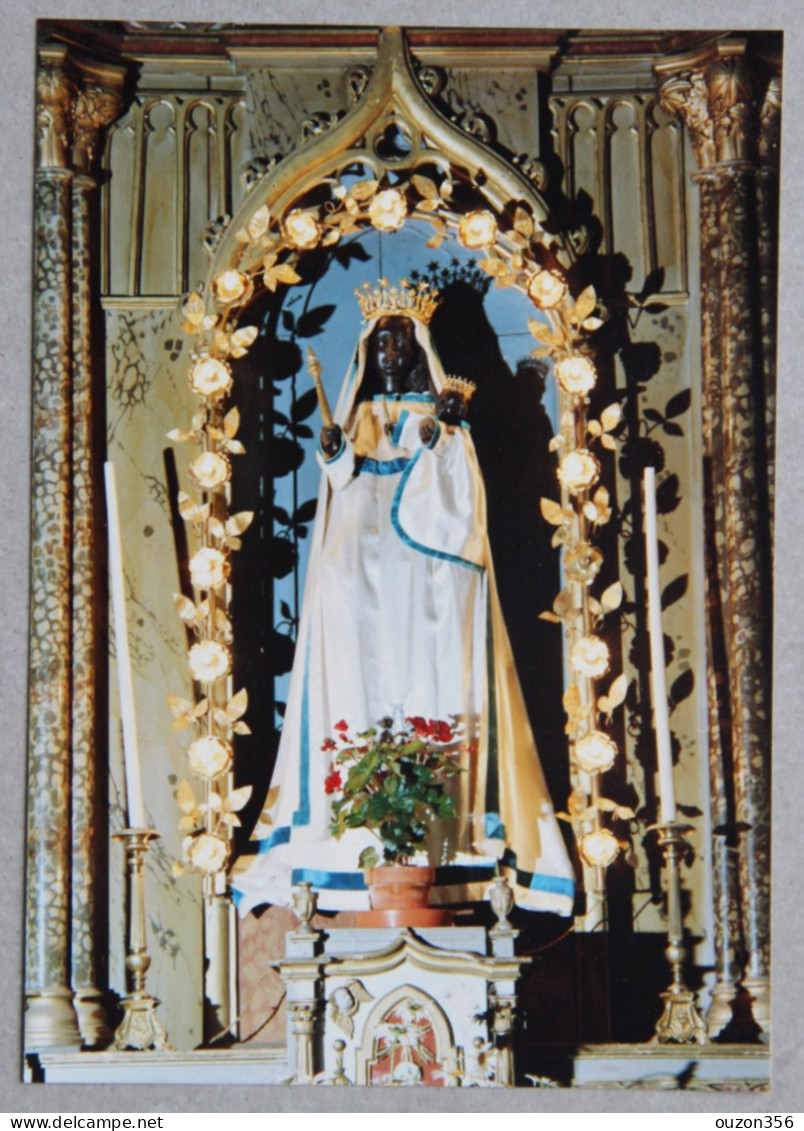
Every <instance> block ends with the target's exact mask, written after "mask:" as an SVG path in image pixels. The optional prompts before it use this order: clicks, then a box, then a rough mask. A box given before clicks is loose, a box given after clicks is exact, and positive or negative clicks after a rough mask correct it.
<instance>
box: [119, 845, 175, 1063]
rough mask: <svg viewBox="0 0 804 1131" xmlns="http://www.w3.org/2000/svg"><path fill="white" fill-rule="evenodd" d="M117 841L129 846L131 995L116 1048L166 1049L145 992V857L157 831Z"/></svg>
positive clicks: (128, 964)
mask: <svg viewBox="0 0 804 1131" xmlns="http://www.w3.org/2000/svg"><path fill="white" fill-rule="evenodd" d="M113 839H114V840H118V841H120V842H121V843H122V844H124V845H125V847H126V915H127V919H128V941H127V945H126V970H127V971H128V975H129V976H128V990H129V992H128V994H127V995H126V997H124V998H123V1000H122V1002H121V1005H122V1007H123V1020H122V1021H121V1022H120V1024H119V1025H118V1027H117V1029H116V1030H115V1035H114V1043H115V1048H117V1049H121V1050H122V1049H139V1050H144V1049H167V1048H169V1047H170V1046H169V1045H168V1043H167V1032H166V1030H165V1028H164V1026H163V1025H162V1023H161V1021H160V1020H159V1018H158V1017H157V1016H156V1007H157V1006H158V1005H159V1002H158V1001H157V999H156V998H155V997H151V996H150V994H148V993H146V992H145V974H146V972H147V970H148V967H149V966H150V965H151V958H150V955H149V954H148V948H147V946H146V937H145V857H146V854H147V852H148V847H149V844H150V842H151V841H152V840H158V839H159V833H158V832H157V831H156V830H155V829H123V831H122V832H119V833H115V835H114V838H113Z"/></svg>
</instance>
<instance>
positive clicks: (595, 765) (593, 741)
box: [575, 730, 617, 774]
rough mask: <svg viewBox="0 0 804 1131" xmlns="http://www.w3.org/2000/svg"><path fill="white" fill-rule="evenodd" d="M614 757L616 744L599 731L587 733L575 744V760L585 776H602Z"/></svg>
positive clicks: (610, 765)
mask: <svg viewBox="0 0 804 1131" xmlns="http://www.w3.org/2000/svg"><path fill="white" fill-rule="evenodd" d="M616 757H617V744H616V742H613V741H612V739H610V738H609V736H608V735H607V734H605V733H604V732H603V731H601V730H592V731H589V733H588V734H585V735H583V737H581V738H579V739H578V741H577V742H576V743H575V760H576V761H577V763H578V765H579V766H580V767H581V769H582V770H583V771H584V772H585V773H587V774H604V773H605V772H606V770H610V769H611V767H612V766H613V765H614V760H615V758H616Z"/></svg>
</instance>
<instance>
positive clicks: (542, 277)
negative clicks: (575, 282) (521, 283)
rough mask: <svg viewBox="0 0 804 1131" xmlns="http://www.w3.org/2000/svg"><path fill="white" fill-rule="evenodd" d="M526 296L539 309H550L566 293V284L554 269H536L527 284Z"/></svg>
mask: <svg viewBox="0 0 804 1131" xmlns="http://www.w3.org/2000/svg"><path fill="white" fill-rule="evenodd" d="M527 292H528V298H529V299H530V300H531V302H532V303H534V304H535V305H536V306H538V307H539V308H540V309H541V310H552V308H553V307H555V306H558V304H559V303H560V302H561V300H562V299H563V298H564V296H565V295H566V293H567V284H566V283H565V282H564V280H563V279H562V278H561V276H560V275H557V274H556V273H555V272H554V271H537V272H536V274H535V275H531V277H530V279H529V280H528V284H527Z"/></svg>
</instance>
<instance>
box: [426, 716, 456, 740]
mask: <svg viewBox="0 0 804 1131" xmlns="http://www.w3.org/2000/svg"><path fill="white" fill-rule="evenodd" d="M430 737H431V738H432V739H433V740H434V741H435V742H452V727H451V726H450V725H449V723H445V722H442V721H441V720H440V719H430Z"/></svg>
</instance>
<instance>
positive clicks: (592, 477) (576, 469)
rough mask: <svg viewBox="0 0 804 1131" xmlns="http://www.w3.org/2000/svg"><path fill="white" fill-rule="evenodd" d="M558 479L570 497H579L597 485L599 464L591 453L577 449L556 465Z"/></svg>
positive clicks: (583, 449)
mask: <svg viewBox="0 0 804 1131" xmlns="http://www.w3.org/2000/svg"><path fill="white" fill-rule="evenodd" d="M558 478H559V482H560V483H561V484H562V485H563V486H564V487H566V488H567V490H568V491H569V493H570V494H571V495H580V494H581V492H583V491H588V490H589V488H590V487H593V486H594V484H595V483H597V481H598V479H599V478H600V464H599V463H598V461H597V459H596V458H595V457H594V456H593V455H592V453H591V452H589V451H587V450H586V449H585V448H579V449H577V450H576V451H574V452H569V453H568V454H567V455H565V456H564V458H563V459H562V461H561V463H560V464H559V465H558Z"/></svg>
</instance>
